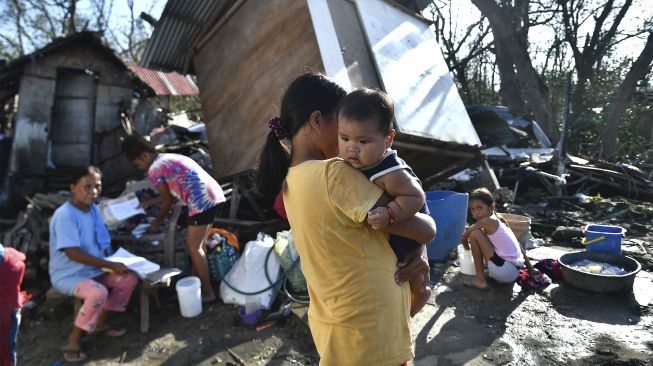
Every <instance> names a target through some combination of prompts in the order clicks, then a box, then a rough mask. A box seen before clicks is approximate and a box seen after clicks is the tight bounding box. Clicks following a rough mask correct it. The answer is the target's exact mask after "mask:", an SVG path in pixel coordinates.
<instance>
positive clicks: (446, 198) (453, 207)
mask: <svg viewBox="0 0 653 366" xmlns="http://www.w3.org/2000/svg"><path fill="white" fill-rule="evenodd" d="M468 197H469V195H468V194H467V193H458V192H451V191H432V192H426V205H427V206H428V208H429V211H430V212H431V217H432V218H433V219H434V220H435V225H436V226H437V233H436V235H435V239H434V240H433V241H432V242H431V243H429V244H428V245H427V247H426V248H427V251H428V257H429V261H431V262H445V261H447V259H448V258H449V253H450V252H451V250H452V249H454V248H456V246H457V245H458V244H460V236H461V235H462V234H463V232H464V231H465V221H467V202H468Z"/></svg>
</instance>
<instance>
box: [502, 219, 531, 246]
mask: <svg viewBox="0 0 653 366" xmlns="http://www.w3.org/2000/svg"><path fill="white" fill-rule="evenodd" d="M499 215H500V216H501V217H502V218H503V219H504V220H506V224H507V225H508V227H509V228H510V230H512V232H513V233H514V234H515V237H516V238H517V240H519V243H520V244H521V245H522V246H523V247H524V248H526V247H527V246H528V239H529V238H530V236H531V219H530V218H529V217H526V216H522V215H515V214H510V213H499Z"/></svg>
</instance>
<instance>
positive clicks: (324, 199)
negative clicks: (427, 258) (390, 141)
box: [283, 158, 413, 366]
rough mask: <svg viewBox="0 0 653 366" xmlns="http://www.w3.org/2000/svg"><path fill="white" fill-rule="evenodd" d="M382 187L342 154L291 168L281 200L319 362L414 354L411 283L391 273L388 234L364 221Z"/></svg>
mask: <svg viewBox="0 0 653 366" xmlns="http://www.w3.org/2000/svg"><path fill="white" fill-rule="evenodd" d="M382 193H383V191H382V190H381V189H379V188H378V187H377V186H376V185H374V184H373V183H370V182H369V180H367V178H365V176H364V175H363V174H361V172H360V171H358V170H356V169H354V168H352V167H351V166H349V165H348V164H347V163H345V162H344V161H342V160H341V159H338V158H335V159H330V160H312V161H307V162H304V163H302V164H300V165H297V166H295V167H292V168H290V170H289V171H288V176H287V177H286V184H285V186H284V191H283V200H284V205H285V207H286V213H287V215H288V220H289V221H290V226H291V228H292V231H293V238H294V240H295V245H296V246H297V252H298V253H299V255H300V257H301V261H302V271H303V272H304V275H305V276H306V280H307V282H308V292H309V295H310V298H311V303H310V307H309V310H308V321H309V327H310V328H311V333H312V335H313V340H314V341H315V346H316V347H317V351H318V353H319V354H320V357H321V360H320V365H339V366H342V365H388V366H397V365H400V364H402V363H403V362H405V361H408V360H410V359H412V357H413V354H412V340H411V337H410V329H409V324H408V322H409V311H410V290H409V286H408V283H407V282H406V283H404V284H402V285H401V286H398V285H397V284H396V283H395V281H394V274H395V271H396V262H397V257H396V256H395V254H394V252H393V251H392V249H391V248H390V246H389V245H388V236H387V234H385V233H384V232H382V231H375V230H372V229H371V227H370V226H369V225H367V224H366V222H365V219H366V215H367V212H368V211H369V210H370V209H371V208H372V207H373V206H374V204H375V202H376V201H377V200H378V199H379V197H380V196H381V194H382Z"/></svg>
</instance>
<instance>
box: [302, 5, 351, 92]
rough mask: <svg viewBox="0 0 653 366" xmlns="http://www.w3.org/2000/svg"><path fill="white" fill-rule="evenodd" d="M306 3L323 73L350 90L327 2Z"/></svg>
mask: <svg viewBox="0 0 653 366" xmlns="http://www.w3.org/2000/svg"><path fill="white" fill-rule="evenodd" d="M307 3H308V10H309V12H310V13H311V21H312V22H313V30H314V31H315V37H316V38H317V45H318V47H319V49H320V55H321V56H322V63H323V64H324V72H325V73H326V74H327V75H328V76H330V77H331V78H333V79H334V80H335V81H336V82H337V83H338V84H340V86H342V87H343V88H345V89H346V90H351V82H350V80H349V75H348V74H347V67H346V66H345V61H344V60H343V58H342V53H341V51H340V43H339V42H338V36H337V35H336V29H335V27H334V25H333V19H331V12H330V11H329V6H328V4H327V2H326V1H324V0H308V1H307Z"/></svg>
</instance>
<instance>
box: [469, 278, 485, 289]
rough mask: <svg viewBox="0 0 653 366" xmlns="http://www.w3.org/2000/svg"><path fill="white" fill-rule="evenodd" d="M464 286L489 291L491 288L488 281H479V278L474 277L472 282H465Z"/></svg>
mask: <svg viewBox="0 0 653 366" xmlns="http://www.w3.org/2000/svg"><path fill="white" fill-rule="evenodd" d="M463 286H465V287H469V288H473V289H474V290H479V291H487V290H489V289H490V285H488V283H487V281H479V280H478V279H477V278H474V279H473V280H471V281H470V282H463Z"/></svg>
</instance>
